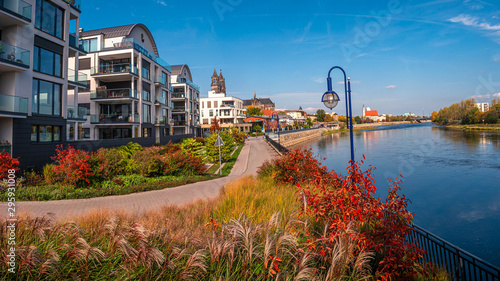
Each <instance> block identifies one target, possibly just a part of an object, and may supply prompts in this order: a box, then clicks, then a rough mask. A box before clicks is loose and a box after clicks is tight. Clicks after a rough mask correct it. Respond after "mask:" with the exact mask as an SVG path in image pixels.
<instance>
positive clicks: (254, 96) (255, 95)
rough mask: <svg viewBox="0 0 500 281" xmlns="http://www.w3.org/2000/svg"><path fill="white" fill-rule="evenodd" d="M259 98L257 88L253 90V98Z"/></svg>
mask: <svg viewBox="0 0 500 281" xmlns="http://www.w3.org/2000/svg"><path fill="white" fill-rule="evenodd" d="M256 98H257V94H256V93H255V90H253V99H256Z"/></svg>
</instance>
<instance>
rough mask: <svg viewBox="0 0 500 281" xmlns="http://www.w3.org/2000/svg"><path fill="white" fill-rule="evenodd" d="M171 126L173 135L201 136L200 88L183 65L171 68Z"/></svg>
mask: <svg viewBox="0 0 500 281" xmlns="http://www.w3.org/2000/svg"><path fill="white" fill-rule="evenodd" d="M171 82H172V88H173V92H172V95H171V100H172V104H171V107H172V126H173V134H174V135H183V134H194V135H196V136H200V135H201V130H200V88H199V87H198V85H196V84H194V83H193V77H192V75H191V70H189V67H188V66H187V65H185V64H182V65H173V66H172V80H171Z"/></svg>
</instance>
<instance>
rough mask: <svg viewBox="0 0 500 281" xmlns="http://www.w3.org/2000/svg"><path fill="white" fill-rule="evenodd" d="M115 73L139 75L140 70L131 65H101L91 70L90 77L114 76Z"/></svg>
mask: <svg viewBox="0 0 500 281" xmlns="http://www.w3.org/2000/svg"><path fill="white" fill-rule="evenodd" d="M114 73H131V74H135V75H139V70H138V69H137V67H136V66H133V65H131V64H130V63H120V64H110V63H105V64H100V65H99V66H97V67H96V66H94V67H92V68H91V69H90V75H99V74H114Z"/></svg>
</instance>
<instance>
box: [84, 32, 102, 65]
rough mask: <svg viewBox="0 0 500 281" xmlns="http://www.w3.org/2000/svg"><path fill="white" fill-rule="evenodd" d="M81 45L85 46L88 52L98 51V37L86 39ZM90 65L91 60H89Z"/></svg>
mask: <svg viewBox="0 0 500 281" xmlns="http://www.w3.org/2000/svg"><path fill="white" fill-rule="evenodd" d="M80 47H82V48H83V50H85V51H86V52H88V53H90V52H97V51H99V50H98V48H97V38H91V39H85V40H82V41H81V42H80ZM89 67H90V62H89Z"/></svg>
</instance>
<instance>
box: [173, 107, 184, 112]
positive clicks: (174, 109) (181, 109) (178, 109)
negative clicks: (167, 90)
mask: <svg viewBox="0 0 500 281" xmlns="http://www.w3.org/2000/svg"><path fill="white" fill-rule="evenodd" d="M172 111H174V112H182V111H186V107H185V106H174V107H173V108H172Z"/></svg>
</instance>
